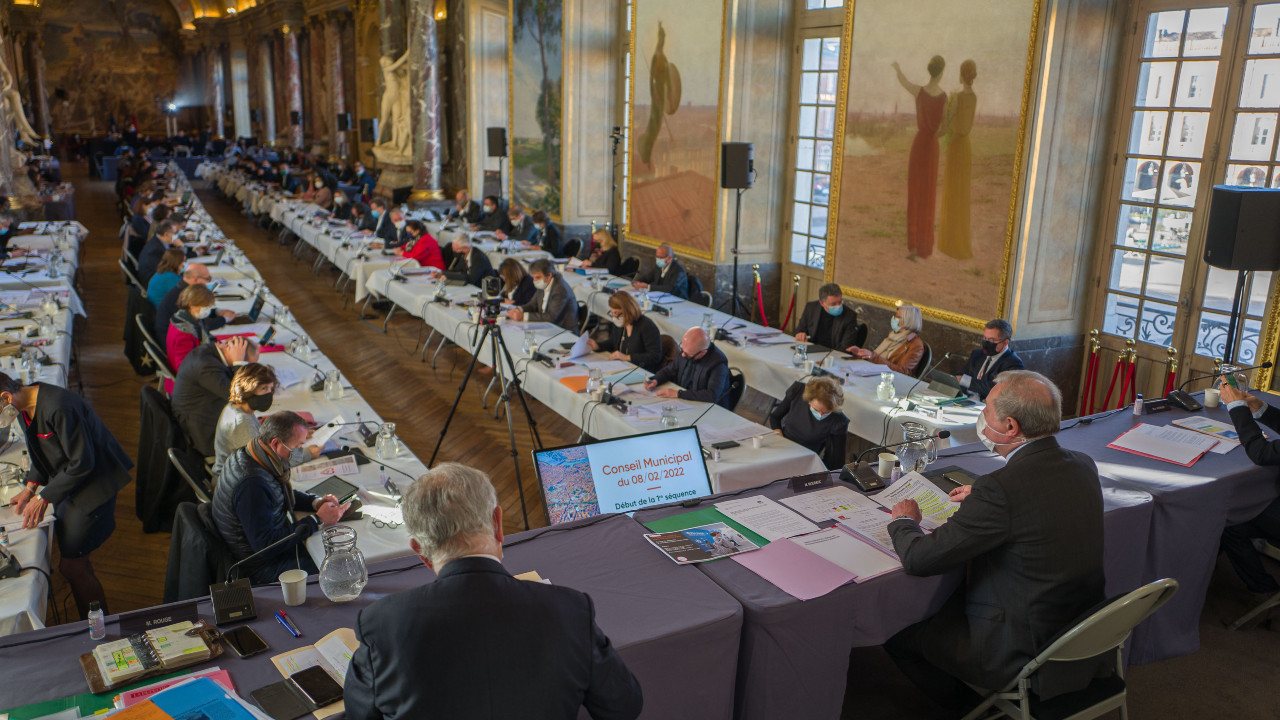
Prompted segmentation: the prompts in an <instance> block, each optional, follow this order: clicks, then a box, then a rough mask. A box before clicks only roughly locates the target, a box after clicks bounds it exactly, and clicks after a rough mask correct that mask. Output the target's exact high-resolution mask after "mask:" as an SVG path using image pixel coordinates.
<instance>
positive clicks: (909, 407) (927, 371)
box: [881, 353, 954, 439]
mask: <svg viewBox="0 0 1280 720" xmlns="http://www.w3.org/2000/svg"><path fill="white" fill-rule="evenodd" d="M952 355H954V353H946V354H944V355H943V356H942V357H940V358H938V360H937V361H935V362H934V363H933V364H932V365H930V366H929V367H926V368H925V369H924V372H922V373H920V377H918V378H916V381H915V382H914V383H912V385H911V387H909V388H907V393H906V394H905V395H903V396H902V397H903V399H905V400H907V408H906V409H907V410H912V409H914V406H913V404H912V403H911V400H910V398H911V393H913V392H915V391H916V388H918V387H920V383H922V382H924V379H925V378H927V377H929V374H930V373H932V372H933V371H934V370H937V369H938V366H939V365H941V364H942V363H943V362H944V361H946V360H950V359H951V357H952ZM899 409H900V408H898V407H896V406H895V407H894V408H893V410H892V411H890V412H889V413H888V414H887V415H886V416H885V419H884V433H883V434H882V435H881V439H884V438H885V436H887V435H888V434H889V418H891V417H893V415H894V413H896V412H898V410H899Z"/></svg>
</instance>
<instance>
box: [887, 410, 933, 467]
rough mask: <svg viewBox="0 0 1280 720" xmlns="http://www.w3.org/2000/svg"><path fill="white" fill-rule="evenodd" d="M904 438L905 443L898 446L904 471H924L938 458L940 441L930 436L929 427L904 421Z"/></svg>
mask: <svg viewBox="0 0 1280 720" xmlns="http://www.w3.org/2000/svg"><path fill="white" fill-rule="evenodd" d="M902 439H903V440H905V441H906V443H905V444H903V445H900V446H898V449H897V452H896V454H897V456H898V461H899V462H901V463H902V472H904V473H908V472H911V471H913V470H914V471H915V472H921V473H922V472H924V471H925V468H927V467H929V463H931V462H933V461H935V460H937V459H938V441H937V440H935V439H934V438H932V437H930V436H929V428H928V427H925V426H924V425H921V424H920V423H916V422H904V423H902Z"/></svg>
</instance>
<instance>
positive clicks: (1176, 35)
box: [1142, 10, 1186, 58]
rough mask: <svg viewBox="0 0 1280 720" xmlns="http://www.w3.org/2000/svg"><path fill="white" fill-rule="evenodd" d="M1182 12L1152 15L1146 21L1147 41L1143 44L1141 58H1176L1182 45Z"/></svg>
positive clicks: (1172, 11)
mask: <svg viewBox="0 0 1280 720" xmlns="http://www.w3.org/2000/svg"><path fill="white" fill-rule="evenodd" d="M1185 15H1186V13H1185V12H1183V11H1182V10H1170V11H1168V12H1159V13H1152V14H1151V16H1150V19H1149V20H1148V21H1147V40H1146V43H1144V44H1143V49H1142V56H1143V57H1149V58H1153V57H1177V56H1178V46H1179V45H1181V43H1182V20H1183V17H1184V16H1185Z"/></svg>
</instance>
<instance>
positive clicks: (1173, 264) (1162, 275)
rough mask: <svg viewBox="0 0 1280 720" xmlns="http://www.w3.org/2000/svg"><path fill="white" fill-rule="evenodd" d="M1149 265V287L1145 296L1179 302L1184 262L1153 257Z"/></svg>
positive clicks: (1157, 256)
mask: <svg viewBox="0 0 1280 720" xmlns="http://www.w3.org/2000/svg"><path fill="white" fill-rule="evenodd" d="M1148 265H1149V268H1148V270H1147V287H1146V292H1144V293H1143V294H1144V295H1146V296H1147V297H1152V298H1160V299H1161V300H1171V301H1174V302H1177V300H1178V291H1179V290H1180V289H1181V288H1182V266H1183V262H1182V261H1181V260H1175V259H1173V258H1167V257H1160V256H1159V255H1153V256H1151V261H1150V263H1148Z"/></svg>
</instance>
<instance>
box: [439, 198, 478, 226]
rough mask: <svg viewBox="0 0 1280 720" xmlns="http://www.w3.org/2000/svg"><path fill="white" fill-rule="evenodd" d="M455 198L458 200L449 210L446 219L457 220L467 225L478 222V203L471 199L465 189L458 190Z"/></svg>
mask: <svg viewBox="0 0 1280 720" xmlns="http://www.w3.org/2000/svg"><path fill="white" fill-rule="evenodd" d="M456 199H457V201H458V202H457V204H456V205H454V206H453V210H450V211H449V215H448V217H446V219H447V220H459V221H461V222H464V223H467V224H468V225H469V224H471V223H478V222H480V217H481V214H480V204H479V203H477V202H476V201H475V200H472V199H471V196H470V195H468V194H467V191H466V190H459V191H458V195H457V197H456Z"/></svg>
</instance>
